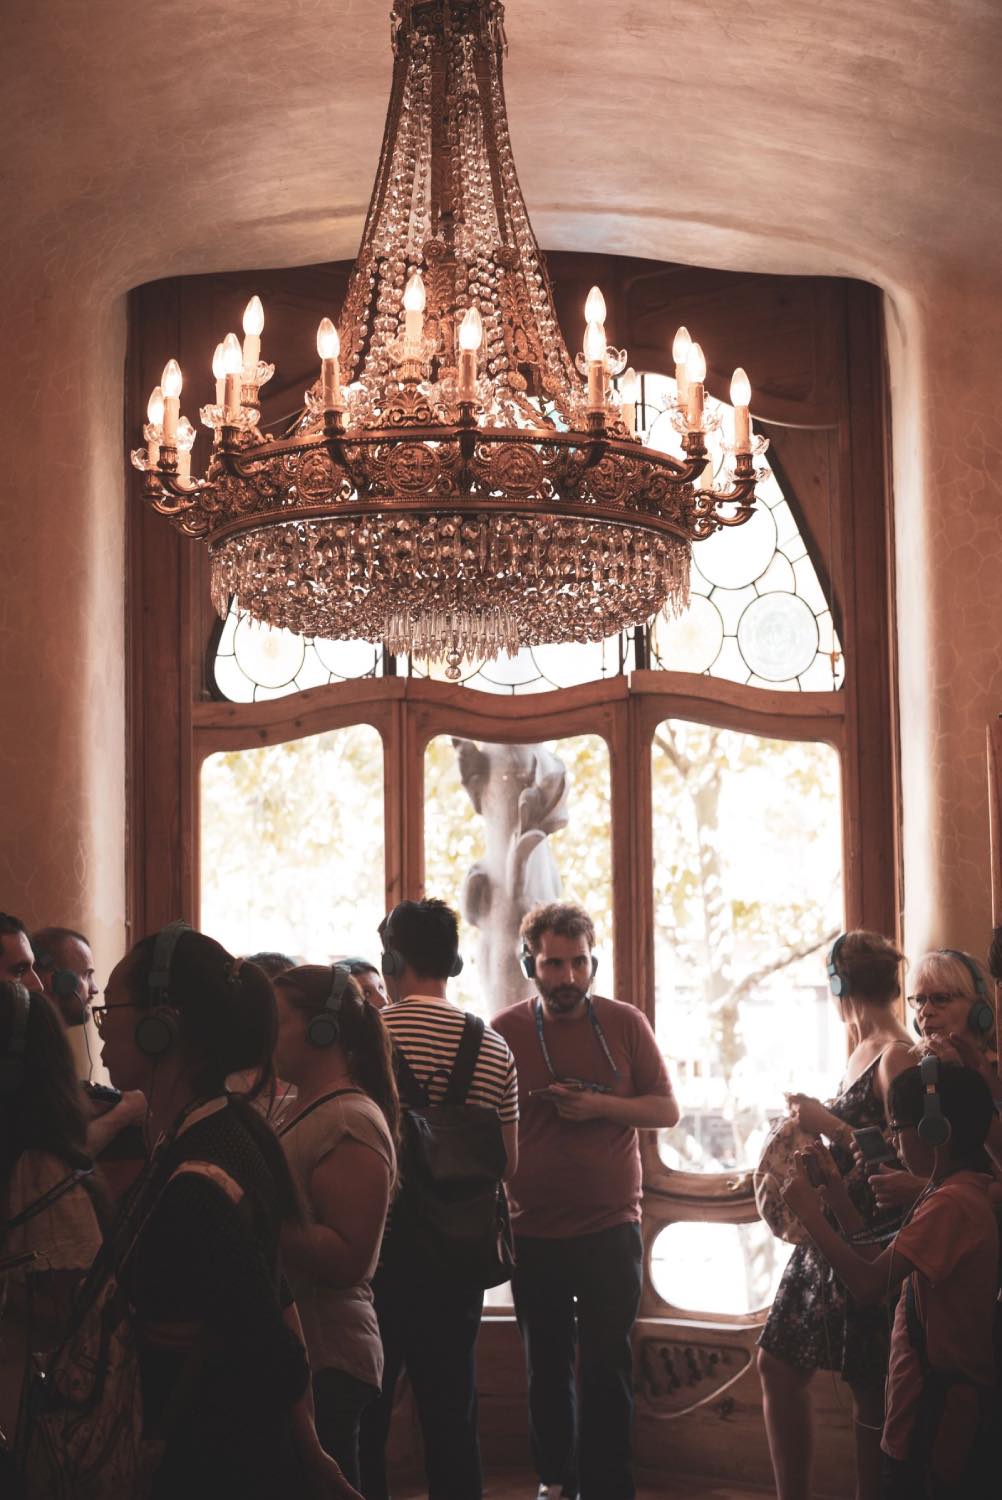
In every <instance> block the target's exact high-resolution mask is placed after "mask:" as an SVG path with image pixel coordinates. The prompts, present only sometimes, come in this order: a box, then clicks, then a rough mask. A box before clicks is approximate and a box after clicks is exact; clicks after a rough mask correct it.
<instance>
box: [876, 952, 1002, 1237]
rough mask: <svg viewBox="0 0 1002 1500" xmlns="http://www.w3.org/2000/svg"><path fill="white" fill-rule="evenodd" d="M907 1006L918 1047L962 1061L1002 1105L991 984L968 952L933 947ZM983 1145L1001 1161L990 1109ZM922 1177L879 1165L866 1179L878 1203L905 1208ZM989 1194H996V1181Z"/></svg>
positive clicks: (999, 1136) (1000, 1192)
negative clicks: (989, 1121) (983, 1081)
mask: <svg viewBox="0 0 1002 1500" xmlns="http://www.w3.org/2000/svg"><path fill="white" fill-rule="evenodd" d="M909 991H910V993H909V995H908V1006H909V1009H910V1011H911V1012H912V1013H913V1025H914V1027H915V1030H916V1031H917V1032H918V1034H919V1037H920V1038H921V1043H920V1045H921V1046H922V1048H923V1050H926V1049H927V1050H929V1051H931V1052H935V1053H936V1055H937V1057H941V1058H942V1059H943V1060H944V1062H959V1063H963V1064H964V1065H965V1066H966V1067H968V1068H973V1069H974V1071H975V1072H976V1073H980V1074H981V1076H982V1078H983V1079H984V1080H985V1082H986V1083H987V1085H988V1087H989V1089H990V1090H991V1093H992V1097H993V1099H994V1100H995V1104H996V1109H998V1108H999V1107H1000V1105H1002V1081H1000V1079H999V1075H998V1059H997V1055H996V1054H997V1047H998V1042H997V1036H996V1018H995V1010H994V1007H993V1005H992V1003H991V985H990V983H989V980H988V978H987V976H986V974H985V972H984V970H983V969H982V967H981V965H980V964H979V963H978V961H977V959H976V958H974V957H972V955H971V954H970V953H965V952H964V951H963V950H962V949H960V948H935V949H933V950H932V952H930V953H924V954H923V955H922V957H921V958H920V959H919V960H918V962H917V963H916V964H915V965H914V966H913V968H912V972H911V983H910V985H909ZM985 1146H986V1147H987V1150H988V1152H989V1154H990V1156H991V1157H992V1159H993V1160H994V1161H995V1163H996V1164H997V1165H998V1166H1000V1167H1002V1122H1000V1121H999V1118H998V1116H997V1115H996V1118H995V1122H994V1124H993V1125H992V1128H991V1130H990V1131H989V1134H988V1139H987V1141H986V1142H985ZM925 1185H926V1183H925V1179H924V1178H921V1177H916V1176H914V1174H913V1173H911V1172H895V1171H889V1170H888V1169H887V1168H886V1167H883V1168H881V1170H880V1171H879V1172H878V1173H875V1174H874V1176H873V1177H871V1179H870V1186H871V1187H872V1188H873V1192H874V1196H875V1197H876V1200H877V1203H878V1204H879V1205H880V1207H881V1208H887V1209H892V1208H899V1209H900V1208H909V1207H910V1206H911V1205H912V1204H913V1203H914V1202H915V1199H916V1198H917V1197H918V1195H919V1193H920V1192H921V1191H922V1189H923V1188H924V1187H925ZM991 1196H992V1199H993V1201H995V1200H996V1199H1002V1186H1000V1187H999V1188H998V1189H995V1190H993V1192H992V1194H991Z"/></svg>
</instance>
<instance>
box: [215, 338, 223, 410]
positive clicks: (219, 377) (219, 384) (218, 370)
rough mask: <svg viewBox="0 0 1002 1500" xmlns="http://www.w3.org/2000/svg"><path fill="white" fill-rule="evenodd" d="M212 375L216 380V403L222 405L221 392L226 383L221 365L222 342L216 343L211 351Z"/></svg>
mask: <svg viewBox="0 0 1002 1500" xmlns="http://www.w3.org/2000/svg"><path fill="white" fill-rule="evenodd" d="M212 377H213V379H214V380H215V382H216V405H217V406H222V404H223V393H224V389H225V383H226V370H225V369H224V367H223V346H222V344H217V345H216V347H215V349H214V350H213V353H212Z"/></svg>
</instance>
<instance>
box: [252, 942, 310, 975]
mask: <svg viewBox="0 0 1002 1500" xmlns="http://www.w3.org/2000/svg"><path fill="white" fill-rule="evenodd" d="M244 962H245V963H248V964H257V966H258V968H259V969H263V970H264V972H265V973H266V974H267V976H268V978H269V979H277V977H278V975H279V974H284V973H285V971H286V969H294V968H295V967H296V963H297V960H296V959H294V958H290V957H289V955H288V954H287V953H278V952H272V951H270V950H268V949H266V950H265V951H264V952H262V953H248V955H247V957H246V958H245V959H244Z"/></svg>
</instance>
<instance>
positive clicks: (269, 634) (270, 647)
mask: <svg viewBox="0 0 1002 1500" xmlns="http://www.w3.org/2000/svg"><path fill="white" fill-rule="evenodd" d="M233 654H234V655H235V656H236V659H237V663H238V665H239V666H240V669H241V671H243V672H246V674H247V676H248V677H249V678H250V679H251V681H252V682H256V683H258V684H259V685H260V686H261V687H266V688H280V687H285V685H286V683H289V682H292V681H293V679H294V678H295V675H296V673H297V672H298V671H299V669H300V667H301V666H302V665H303V657H304V656H305V655H306V647H305V646H304V644H303V638H302V636H300V635H293V634H292V632H291V631H289V630H276V629H275V628H274V627H273V626H271V625H262V624H261V622H260V620H252V619H251V617H250V615H244V617H243V619H242V620H241V621H240V624H239V625H238V626H237V628H236V633H235V635H234V637H233Z"/></svg>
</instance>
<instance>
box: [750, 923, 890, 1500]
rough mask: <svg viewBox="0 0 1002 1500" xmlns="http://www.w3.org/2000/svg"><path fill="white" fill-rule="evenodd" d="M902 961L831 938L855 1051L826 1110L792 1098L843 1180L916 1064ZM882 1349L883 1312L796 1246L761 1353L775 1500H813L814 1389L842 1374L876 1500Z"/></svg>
mask: <svg viewBox="0 0 1002 1500" xmlns="http://www.w3.org/2000/svg"><path fill="white" fill-rule="evenodd" d="M902 962H903V957H902V955H901V954H900V953H899V952H898V950H897V949H896V948H895V946H894V944H893V943H890V942H889V941H888V940H887V938H885V937H881V936H880V935H879V934H878V933H875V932H859V931H857V932H848V933H845V934H843V935H842V936H841V937H840V938H838V939H837V940H836V942H835V944H834V945H833V947H832V949H831V952H830V954H829V957H828V980H829V987H830V989H831V992H832V996H833V998H834V1000H835V1004H836V1006H837V1007H838V1012H839V1017H840V1019H841V1020H842V1022H843V1023H844V1024H845V1026H846V1029H847V1033H848V1036H849V1044H850V1048H851V1051H850V1056H849V1060H848V1062H847V1064H846V1069H845V1074H844V1077H843V1081H842V1085H841V1087H840V1089H839V1093H838V1095H837V1097H836V1098H835V1099H834V1100H832V1102H831V1103H830V1104H827V1105H826V1104H822V1103H821V1102H820V1101H819V1100H817V1099H813V1098H810V1097H808V1096H807V1095H806V1094H791V1095H790V1096H789V1102H790V1105H791V1108H792V1111H793V1115H794V1118H795V1119H796V1120H797V1122H798V1123H799V1125H800V1126H801V1128H802V1129H803V1130H804V1131H806V1132H807V1133H808V1134H809V1135H813V1136H825V1137H827V1139H828V1140H829V1141H830V1142H831V1145H832V1155H833V1157H834V1158H835V1162H837V1170H838V1171H839V1172H840V1173H841V1174H843V1175H848V1174H849V1173H850V1172H852V1170H853V1168H854V1159H853V1153H852V1147H853V1140H854V1137H853V1132H854V1131H855V1130H859V1129H863V1128H865V1127H867V1126H872V1125H881V1126H883V1124H884V1119H885V1113H884V1111H885V1101H886V1098H887V1093H888V1090H889V1088H890V1085H891V1082H892V1081H893V1079H894V1078H895V1077H896V1076H897V1075H898V1074H899V1073H901V1072H903V1071H904V1070H905V1069H906V1068H908V1067H910V1066H912V1064H913V1063H914V1056H913V1039H912V1038H910V1037H909V1035H908V1033H907V1031H906V1030H905V1029H904V1027H903V1026H902V1025H901V1023H900V1021H899V1020H898V1018H897V1015H896V1013H895V1007H894V1002H895V1000H896V999H897V998H898V996H899V995H900V993H901V987H900V984H899V981H898V975H899V971H900V966H901V964H902ZM833 1166H834V1163H833ZM850 1192H851V1194H852V1201H853V1205H854V1208H855V1210H856V1213H857V1214H859V1215H860V1216H861V1222H862V1223H863V1224H864V1225H871V1224H873V1223H874V1221H875V1220H876V1218H877V1209H876V1205H875V1203H874V1201H873V1198H872V1196H871V1195H870V1193H869V1191H868V1190H867V1187H866V1184H865V1182H863V1181H861V1180H859V1181H856V1182H853V1183H852V1184H851V1185H850ZM887 1353H888V1341H887V1327H886V1321H885V1319H884V1317H883V1313H882V1312H881V1310H880V1309H873V1308H863V1307H860V1306H859V1305H858V1304H856V1303H854V1302H853V1301H852V1299H851V1298H850V1297H848V1296H847V1295H846V1292H845V1289H844V1287H843V1286H842V1284H841V1282H840V1281H839V1280H838V1278H837V1277H836V1276H835V1274H834V1272H833V1271H832V1270H831V1267H830V1266H829V1265H828V1263H827V1262H826V1261H825V1260H824V1258H823V1257H822V1256H821V1254H820V1253H819V1251H818V1250H817V1249H816V1248H815V1246H814V1245H812V1244H810V1243H806V1244H800V1245H798V1246H797V1247H796V1249H795V1250H794V1252H793V1254H792V1256H791V1257H790V1260H789V1263H788V1264H787V1267H786V1270H785V1271H784V1273H783V1279H782V1281H781V1282H780V1285H779V1289H778V1291H777V1293H776V1296H775V1298H774V1300H773V1304H772V1309H771V1311H770V1313H769V1317H768V1320H767V1322H766V1325H765V1328H764V1329H763V1331H762V1335H761V1337H760V1339H759V1352H758V1368H759V1375H760V1377H761V1380H762V1405H763V1412H764V1415H765V1424H766V1432H767V1434H768V1438H769V1451H770V1454H771V1456H772V1464H773V1469H774V1471H775V1476H776V1491H777V1495H778V1497H779V1500H808V1496H809V1495H810V1493H811V1469H812V1462H813V1419H812V1410H811V1398H810V1390H809V1386H810V1382H811V1380H812V1378H813V1376H814V1375H815V1373H816V1372H817V1371H818V1370H832V1371H835V1372H837V1373H838V1374H840V1375H841V1376H842V1378H843V1379H844V1380H845V1381H846V1382H847V1383H848V1385H849V1387H850V1389H851V1391H852V1397H853V1408H854V1415H855V1434H856V1473H857V1488H856V1495H857V1500H876V1497H877V1496H878V1495H879V1493H880V1430H881V1426H882V1424H883V1389H884V1378H885V1375H886V1372H887Z"/></svg>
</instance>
